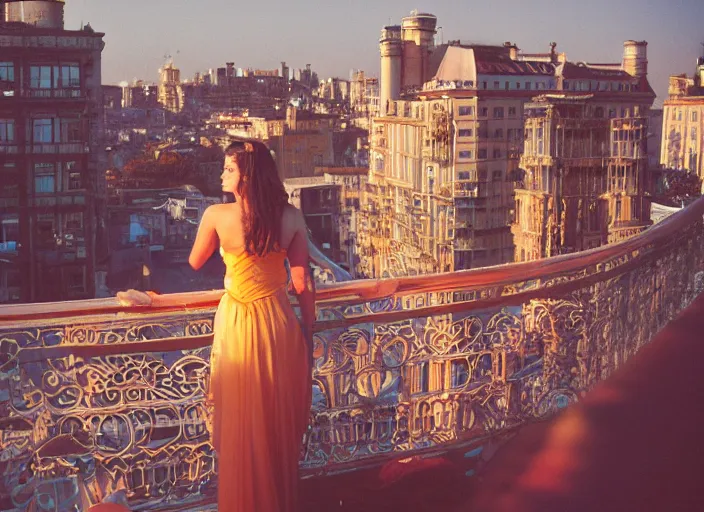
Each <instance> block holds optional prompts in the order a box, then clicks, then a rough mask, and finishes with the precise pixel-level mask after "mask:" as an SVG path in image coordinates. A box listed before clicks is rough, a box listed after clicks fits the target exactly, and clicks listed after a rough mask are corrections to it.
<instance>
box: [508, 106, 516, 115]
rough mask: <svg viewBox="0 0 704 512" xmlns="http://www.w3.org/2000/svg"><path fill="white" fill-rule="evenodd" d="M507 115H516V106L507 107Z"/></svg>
mask: <svg viewBox="0 0 704 512" xmlns="http://www.w3.org/2000/svg"><path fill="white" fill-rule="evenodd" d="M508 117H516V107H508Z"/></svg>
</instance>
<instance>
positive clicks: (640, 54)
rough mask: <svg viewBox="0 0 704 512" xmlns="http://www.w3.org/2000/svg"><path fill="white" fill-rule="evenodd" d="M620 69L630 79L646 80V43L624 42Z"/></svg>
mask: <svg viewBox="0 0 704 512" xmlns="http://www.w3.org/2000/svg"><path fill="white" fill-rule="evenodd" d="M621 67H622V68H623V70H624V71H625V72H626V73H628V74H629V75H631V76H632V77H635V78H647V76H648V43H647V42H646V41H625V42H624V43H623V64H622V65H621Z"/></svg>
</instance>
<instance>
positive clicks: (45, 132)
mask: <svg viewBox="0 0 704 512" xmlns="http://www.w3.org/2000/svg"><path fill="white" fill-rule="evenodd" d="M32 135H33V137H32V139H33V141H34V142H35V143H36V142H39V143H51V142H53V141H54V134H53V119H33V120H32Z"/></svg>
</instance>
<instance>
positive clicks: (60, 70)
mask: <svg viewBox="0 0 704 512" xmlns="http://www.w3.org/2000/svg"><path fill="white" fill-rule="evenodd" d="M29 85H30V87H31V88H32V89H66V88H77V87H80V86H81V73H80V67H79V65H78V64H77V63H64V64H61V65H58V66H47V65H42V66H31V67H30V68H29Z"/></svg>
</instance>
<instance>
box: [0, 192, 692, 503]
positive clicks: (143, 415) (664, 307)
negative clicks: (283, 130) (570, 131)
mask: <svg viewBox="0 0 704 512" xmlns="http://www.w3.org/2000/svg"><path fill="white" fill-rule="evenodd" d="M703 215H704V199H700V200H699V201H697V202H695V203H693V204H692V205H691V206H689V207H688V208H686V209H684V210H682V211H680V212H678V213H675V214H673V215H672V216H670V217H669V218H667V219H666V220H664V221H663V222H661V223H659V224H657V225H655V226H654V227H652V228H650V229H648V230H646V231H644V232H643V233H641V234H639V235H637V236H635V237H632V238H630V239H628V240H626V241H624V242H621V243H618V244H613V245H607V246H603V247H600V248H598V249H593V250H590V251H586V252H582V253H576V254H569V255H563V256H558V257H555V258H551V259H547V260H543V261H537V262H530V263H519V264H513V265H505V266H499V267H490V268H484V269H478V270H470V271H461V272H455V273H451V274H440V275H430V276H422V277H411V278H402V279H388V280H379V281H352V282H345V283H337V284H334V285H330V286H327V287H322V288H321V289H320V290H319V293H318V322H317V324H316V328H315V331H316V334H315V372H314V401H313V407H312V410H311V427H310V429H309V431H308V433H307V435H306V437H305V442H304V445H303V449H302V456H301V469H302V471H303V474H304V476H310V475H316V474H325V473H326V472H331V471H341V470H350V469H358V468H361V467H365V466H370V465H375V464H379V463H381V462H384V461H386V460H388V459H389V458H393V457H406V456H408V455H410V454H425V453H429V452H433V451H435V450H444V449H447V448H448V447H452V446H457V445H464V444H467V445H476V444H480V443H482V442H484V441H485V440H486V439H488V438H497V437H498V436H500V434H502V433H506V432H508V431H510V430H512V429H515V428H517V427H520V426H521V425H524V424H526V423H527V422H530V421H533V420H536V419H539V418H543V417H545V416H547V415H550V414H551V413H553V412H555V411H557V410H559V409H561V408H563V407H565V406H566V405H568V404H570V403H571V402H574V401H576V400H578V399H579V397H580V396H581V395H582V393H584V392H585V391H586V390H588V389H590V388H591V387H592V386H593V385H594V384H595V383H597V382H599V381H600V380H602V379H604V378H605V377H607V376H608V375H609V374H611V373H612V372H613V370H614V369H615V368H617V367H618V366H620V365H621V364H622V363H623V362H624V361H625V360H627V359H628V358H629V357H630V356H631V355H632V354H634V353H635V352H636V351H637V350H638V349H639V348H640V347H641V346H643V345H644V344H645V343H647V342H648V341H649V340H650V339H651V338H652V336H653V335H654V334H655V333H656V332H657V331H658V330H659V329H660V328H661V327H662V326H663V325H665V324H666V323H667V322H668V321H669V320H671V319H672V318H673V317H674V315H676V314H677V313H678V312H679V311H680V310H681V309H682V308H684V307H685V306H686V305H687V304H689V303H690V302H691V300H692V299H693V298H694V297H695V296H696V295H697V294H698V293H699V291H700V290H701V289H702V284H703V283H704V225H703V222H702V216H703ZM222 293H223V292H222V291H212V292H197V293H187V294H177V295H169V296H164V297H162V298H161V300H160V301H159V306H158V307H122V306H120V305H119V303H118V302H117V301H116V300H114V299H103V300H90V301H80V302H63V303H54V304H41V305H19V306H6V307H4V308H3V309H2V310H1V311H0V386H2V387H1V388H0V409H1V410H2V414H1V415H0V417H1V418H2V419H0V436H1V437H0V439H1V443H2V444H1V445H0V449H2V454H1V456H2V460H3V464H4V468H5V469H4V471H3V473H2V477H0V478H2V480H0V503H2V504H4V505H5V506H6V507H14V508H18V509H21V510H24V509H25V508H26V507H28V506H29V504H30V503H31V502H33V500H34V501H36V500H39V499H44V500H46V499H48V498H47V496H49V497H51V499H52V500H54V503H57V504H59V505H58V508H57V510H73V507H78V509H80V510H83V509H84V507H85V505H86V501H89V502H95V501H99V500H101V499H103V498H104V497H105V496H106V495H108V494H110V493H113V492H115V491H116V490H119V489H126V491H127V495H128V497H129V500H130V502H131V504H132V505H133V506H134V507H135V508H137V507H138V508H139V509H140V510H149V509H158V508H164V507H168V506H171V505H173V504H175V503H181V504H183V503H186V504H188V503H191V504H193V509H194V510H202V505H197V504H198V503H202V502H203V500H206V501H207V500H209V499H212V496H213V492H214V486H215V476H216V464H215V458H214V454H213V450H212V447H211V445H210V443H209V438H208V434H207V431H206V428H205V419H206V409H205V407H204V404H203V393H204V390H205V386H206V384H207V375H208V361H209V345H210V342H211V337H212V334H211V333H212V320H213V313H214V311H215V307H216V304H217V302H218V300H219V299H220V297H221V295H222ZM198 507H201V508H198Z"/></svg>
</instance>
